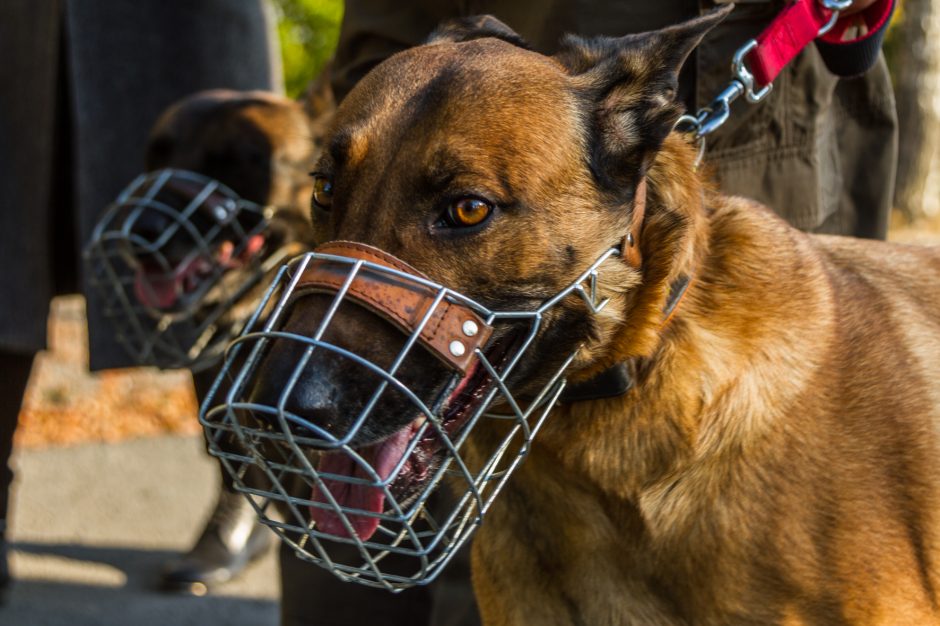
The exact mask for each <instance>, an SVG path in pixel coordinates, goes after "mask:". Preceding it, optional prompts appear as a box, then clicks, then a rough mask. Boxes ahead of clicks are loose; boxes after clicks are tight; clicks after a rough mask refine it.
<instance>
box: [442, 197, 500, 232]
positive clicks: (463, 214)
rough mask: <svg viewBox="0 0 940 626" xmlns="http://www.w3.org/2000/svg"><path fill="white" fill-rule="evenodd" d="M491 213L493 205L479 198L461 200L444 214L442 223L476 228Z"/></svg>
mask: <svg viewBox="0 0 940 626" xmlns="http://www.w3.org/2000/svg"><path fill="white" fill-rule="evenodd" d="M492 213H493V205H492V204H490V203H489V202H487V201H486V200H481V199H480V198H461V199H459V200H457V201H456V202H453V203H452V204H451V205H450V206H449V207H447V210H446V211H445V212H444V215H443V218H444V220H443V221H444V222H445V223H446V225H448V226H452V227H457V228H466V227H468V226H478V225H480V224H482V223H483V222H485V221H486V218H488V217H489V216H490V215H491V214H492Z"/></svg>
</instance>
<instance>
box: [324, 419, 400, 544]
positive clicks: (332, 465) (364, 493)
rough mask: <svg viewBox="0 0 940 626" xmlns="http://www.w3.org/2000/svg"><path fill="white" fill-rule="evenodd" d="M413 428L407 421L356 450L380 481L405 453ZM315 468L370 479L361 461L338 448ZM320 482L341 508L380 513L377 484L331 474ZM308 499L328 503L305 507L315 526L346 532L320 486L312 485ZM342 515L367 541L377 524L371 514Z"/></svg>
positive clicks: (340, 534)
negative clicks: (393, 431)
mask: <svg viewBox="0 0 940 626" xmlns="http://www.w3.org/2000/svg"><path fill="white" fill-rule="evenodd" d="M414 432H415V429H414V428H413V427H412V425H411V424H409V425H408V426H405V427H404V428H402V429H401V430H400V431H398V432H397V433H395V434H394V435H392V436H391V437H389V438H388V439H386V440H385V441H382V442H380V443H377V444H373V445H371V446H366V447H364V448H360V449H358V450H356V451H357V452H358V453H359V456H361V457H362V459H363V461H365V462H366V463H368V464H369V465H371V466H372V468H373V469H374V470H375V473H376V474H378V475H379V478H381V479H382V480H383V481H384V480H386V479H388V477H389V476H390V475H391V473H392V470H394V469H395V467H396V466H397V465H398V463H399V462H400V461H401V458H402V456H404V454H405V448H407V447H408V441H409V440H410V439H411V435H412V434H413V433H414ZM317 472H318V473H320V474H334V475H336V476H348V477H352V478H359V479H363V480H366V481H369V482H374V481H373V480H372V478H371V477H370V476H369V475H368V474H367V472H366V471H365V470H364V469H363V467H362V465H360V464H359V463H357V462H356V460H355V459H354V458H353V457H352V456H350V455H349V454H347V453H346V452H343V451H342V450H340V451H338V452H327V453H324V454H323V455H322V456H321V457H320V463H319V464H318V465H317ZM323 484H324V486H325V487H326V488H327V489H328V490H329V492H330V494H332V496H333V498H334V499H335V500H336V504H338V505H339V506H340V507H341V508H342V509H344V512H345V510H348V509H357V510H361V511H366V512H368V513H374V514H376V515H380V514H381V513H382V511H383V510H384V508H385V492H384V491H383V490H382V488H381V487H371V486H369V485H363V484H350V483H347V482H343V481H340V480H336V479H331V478H323ZM310 499H311V500H313V501H314V502H323V503H326V504H327V505H328V506H329V507H330V508H319V507H314V506H311V507H309V509H310V517H312V518H313V521H315V522H316V524H317V530H319V531H321V532H324V533H327V534H330V535H335V536H337V537H349V536H350V535H349V532H348V531H347V530H346V527H345V526H344V525H343V514H342V513H340V512H338V511H336V510H335V509H334V508H333V507H332V506H330V505H329V499H328V498H327V496H326V494H324V493H321V492H320V489H319V488H318V487H316V486H314V487H313V494H312V495H311V496H310ZM345 515H346V518H347V519H348V520H349V523H350V525H352V527H353V530H354V531H355V533H356V535H357V536H358V537H359V539H361V540H362V541H367V540H368V539H369V538H370V537H371V536H372V535H373V534H374V533H375V529H376V528H378V527H379V522H380V521H381V520H379V518H378V517H374V516H372V515H357V514H355V513H345Z"/></svg>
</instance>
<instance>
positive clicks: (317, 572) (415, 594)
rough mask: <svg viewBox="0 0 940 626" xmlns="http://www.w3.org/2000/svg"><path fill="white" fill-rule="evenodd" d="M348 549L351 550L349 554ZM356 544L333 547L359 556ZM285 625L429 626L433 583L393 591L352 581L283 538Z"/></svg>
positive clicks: (337, 553) (347, 557)
mask: <svg viewBox="0 0 940 626" xmlns="http://www.w3.org/2000/svg"><path fill="white" fill-rule="evenodd" d="M347 552H348V554H347ZM356 554H357V552H356V549H355V548H354V547H352V546H333V549H332V550H331V555H332V556H334V558H337V559H338V560H340V561H344V562H352V561H354V560H355V558H356ZM279 556H280V565H281V568H280V571H281V626H320V625H321V624H329V625H330V626H362V625H363V624H382V625H383V626H427V625H428V623H429V622H428V620H429V618H430V612H431V607H432V599H431V593H430V591H429V590H428V588H427V587H415V588H412V589H406V590H405V591H402V592H401V593H397V594H396V593H390V592H388V591H386V590H384V589H374V588H371V587H365V586H363V585H360V584H357V583H351V582H350V583H347V582H343V581H341V580H340V579H339V578H337V577H336V576H334V575H333V574H331V573H330V572H328V571H327V570H325V569H323V568H321V567H320V566H318V565H314V564H313V563H308V562H307V561H303V560H301V559H299V558H297V557H296V556H295V555H294V552H293V550H292V549H291V548H290V546H288V545H287V544H286V543H283V542H281V550H280V555H279Z"/></svg>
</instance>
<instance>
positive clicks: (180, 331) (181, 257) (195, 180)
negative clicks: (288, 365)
mask: <svg viewBox="0 0 940 626" xmlns="http://www.w3.org/2000/svg"><path fill="white" fill-rule="evenodd" d="M267 233H268V220H267V216H266V210H265V209H264V208H263V207H261V206H259V205H257V204H255V203H253V202H249V201H247V200H245V199H243V198H240V197H239V196H238V195H237V194H236V193H235V192H234V191H232V190H231V189H229V188H228V187H226V186H225V185H223V184H222V183H220V182H218V181H216V180H213V179H211V178H207V177H205V176H203V175H201V174H197V173H194V172H187V171H183V170H173V169H164V170H157V171H154V172H150V173H147V174H144V175H141V176H140V177H138V178H137V179H136V180H134V181H133V182H132V183H131V184H130V185H129V186H128V187H127V188H126V189H124V190H123V191H122V192H121V194H120V195H119V196H118V198H117V200H116V201H115V202H114V203H113V204H112V205H111V206H109V207H108V208H107V210H106V211H105V213H104V215H103V217H102V218H101V220H100V221H99V222H98V224H97V225H96V227H95V229H94V231H93V234H92V237H91V240H90V241H89V242H88V245H87V246H86V248H85V253H84V256H85V263H86V265H87V268H88V275H89V283H90V285H91V288H92V289H93V290H95V291H96V293H97V295H98V296H99V297H100V298H101V301H102V302H103V303H104V306H103V312H104V315H105V316H106V317H107V319H108V320H109V322H110V323H111V324H112V326H113V328H114V330H115V333H116V337H117V340H118V341H119V343H120V344H121V345H122V346H123V347H124V348H125V349H126V351H127V352H128V354H129V355H130V356H131V357H132V358H133V359H134V360H135V362H136V363H138V364H140V365H154V366H157V367H163V368H176V367H189V368H191V369H196V370H198V369H202V368H203V367H207V366H209V365H211V364H212V363H214V362H216V361H218V359H219V358H220V356H221V352H222V350H223V349H224V346H225V345H226V344H227V343H228V342H229V341H230V340H231V339H232V338H233V337H234V336H236V335H237V334H238V332H239V331H240V330H241V326H242V324H243V323H244V319H242V320H241V323H239V322H238V320H237V319H233V315H232V310H233V307H235V305H237V304H238V303H239V302H240V300H241V299H242V298H243V297H244V296H245V294H246V292H248V290H249V289H251V288H252V287H253V286H255V285H257V284H258V282H259V281H260V280H261V279H262V277H263V276H264V274H265V271H267V268H270V267H276V266H277V264H279V263H281V262H282V261H283V256H278V257H277V258H274V259H273V263H272V261H271V259H270V257H271V251H270V250H269V246H268V245H267V241H266V236H267ZM252 308H253V307H252Z"/></svg>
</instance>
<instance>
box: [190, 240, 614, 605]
mask: <svg viewBox="0 0 940 626" xmlns="http://www.w3.org/2000/svg"><path fill="white" fill-rule="evenodd" d="M343 245H352V246H354V247H356V248H357V250H351V249H350V248H348V247H347V248H346V249H337V248H335V247H334V248H332V249H331V248H330V247H329V245H328V246H324V247H321V248H318V249H317V251H314V252H313V253H309V254H307V255H304V256H303V257H301V258H298V259H296V260H295V261H294V262H292V263H291V264H290V265H289V266H287V267H285V268H283V269H282V270H281V272H280V273H279V275H278V277H277V278H276V280H275V281H274V283H273V284H272V285H271V287H270V288H269V290H268V292H267V294H266V297H265V300H264V302H262V304H261V305H260V306H259V308H258V310H257V311H256V314H255V316H254V318H253V319H252V320H251V321H250V322H249V324H248V325H247V327H246V329H245V331H244V333H243V334H242V335H241V336H240V337H239V338H238V339H237V340H236V341H235V342H233V344H232V346H231V347H230V349H229V351H228V352H227V355H226V359H225V362H224V364H223V368H222V371H221V373H220V375H219V377H218V379H217V380H216V383H215V385H214V387H213V389H212V391H211V392H210V394H209V396H208V397H207V399H206V401H205V403H204V405H203V408H202V411H201V413H200V421H201V423H202V425H203V427H204V429H205V433H206V437H207V439H208V442H209V451H210V453H211V454H212V455H214V456H216V457H218V458H219V459H220V461H221V462H222V464H223V466H224V467H225V469H226V471H227V472H228V473H229V474H230V475H231V476H232V478H233V482H234V485H235V488H236V489H237V490H238V491H240V492H242V493H243V494H245V495H246V496H247V497H248V498H249V500H250V501H251V502H252V504H253V506H254V507H255V509H256V511H257V513H258V515H259V517H260V519H261V521H262V522H263V523H264V524H266V525H268V526H269V527H270V528H272V529H273V530H274V531H275V532H276V533H277V534H278V535H279V536H280V537H281V538H282V539H283V540H284V541H285V542H287V543H288V544H289V545H290V546H291V547H292V548H293V549H294V550H295V552H296V553H297V555H298V556H299V557H300V558H302V559H305V560H308V561H311V562H314V563H317V564H318V565H321V566H323V567H325V568H327V569H329V570H330V571H332V572H333V573H334V574H335V575H337V576H338V577H340V578H341V579H344V580H355V581H357V582H359V583H361V584H365V585H368V586H373V587H383V588H386V589H389V590H393V591H397V590H401V589H404V588H407V587H411V586H414V585H421V584H426V583H428V582H430V581H431V580H433V579H434V578H435V577H436V576H437V575H438V574H439V573H440V571H441V568H442V567H443V566H444V565H445V564H446V563H447V561H448V560H449V559H450V558H451V557H452V556H453V555H454V553H455V552H456V551H457V550H458V549H459V548H460V547H461V545H463V544H464V543H465V542H466V541H467V540H468V538H469V537H470V536H471V534H472V532H473V530H474V529H475V528H476V527H477V526H478V525H479V524H480V523H481V521H482V519H483V516H484V515H485V513H486V511H487V509H488V508H489V507H490V505H491V504H492V502H493V499H494V498H495V497H496V496H497V494H498V493H499V492H500V490H501V489H502V487H503V485H504V484H505V481H506V480H507V479H508V478H509V476H510V475H511V474H512V472H513V470H514V469H515V468H516V467H517V466H518V465H519V463H520V462H521V461H522V459H523V458H524V457H525V455H526V454H527V452H528V450H529V446H530V444H531V442H532V439H533V437H535V435H536V434H537V432H538V430H539V428H540V427H541V425H542V423H543V421H544V420H545V419H546V417H547V415H548V414H549V412H550V410H551V408H552V407H553V406H554V404H555V402H556V401H557V399H558V397H559V396H560V394H561V392H562V389H563V387H564V384H565V381H564V372H565V370H566V368H567V367H568V365H569V364H570V363H571V361H572V360H573V358H574V354H573V353H572V354H571V355H569V356H568V357H567V358H564V356H563V357H562V358H561V359H560V365H559V366H558V367H557V368H555V369H554V370H553V371H550V372H547V373H544V375H543V376H542V377H541V378H540V380H543V381H544V383H540V388H539V389H536V390H532V389H527V390H526V393H525V394H524V396H523V395H519V394H517V393H515V392H514V389H513V388H514V383H513V372H514V370H515V369H516V368H517V366H518V365H519V363H520V361H521V360H522V359H523V357H524V355H525V354H526V353H527V351H528V350H529V349H530V348H531V346H532V344H533V341H535V339H536V337H537V336H538V335H539V331H540V326H541V324H542V320H543V317H544V314H545V313H546V311H547V310H548V309H550V308H551V307H553V306H556V305H557V304H558V303H559V302H560V301H561V300H562V299H564V298H566V297H568V296H570V295H572V294H577V295H580V296H581V297H582V298H583V299H584V301H585V302H587V303H588V304H589V306H590V308H591V309H592V310H593V311H595V312H596V311H599V310H600V308H601V307H602V306H603V305H604V302H597V294H596V277H597V267H598V266H599V265H600V264H601V263H602V262H603V261H604V260H606V259H607V258H608V257H610V256H612V255H615V254H616V253H617V250H615V249H612V250H610V251H608V252H607V253H606V254H605V255H604V256H603V257H602V258H600V259H598V261H597V262H596V263H595V264H594V265H592V266H591V268H589V269H588V270H587V271H586V272H585V273H584V274H583V275H582V276H581V277H579V279H578V280H577V281H576V282H575V283H572V285H570V286H569V287H568V288H567V289H565V290H563V292H561V293H559V294H557V295H556V296H555V297H553V298H551V299H550V300H548V301H546V302H545V303H544V304H543V306H542V307H539V308H538V309H537V310H534V311H508V312H498V311H492V310H489V309H487V308H486V307H485V306H483V305H481V304H479V303H477V302H475V301H473V300H471V299H470V298H467V297H465V296H463V295H461V294H460V293H457V292H454V291H452V290H450V289H448V288H446V287H444V286H442V285H440V284H437V283H435V282H433V281H431V280H429V279H427V278H426V277H424V276H423V275H421V274H420V273H419V272H417V271H416V270H413V268H410V267H408V266H406V265H404V264H403V263H400V262H397V259H394V257H391V256H390V255H386V254H385V253H382V252H381V251H378V250H375V249H374V248H369V247H368V246H364V245H362V244H343ZM325 276H326V278H324V277H325ZM330 277H332V278H330ZM327 282H328V283H330V287H329V288H327V287H326V286H324V283H327ZM377 284H378V285H381V286H383V288H389V289H390V290H391V293H394V294H396V295H395V297H391V298H390V299H389V300H390V301H393V303H392V304H389V305H388V306H390V307H396V306H400V307H401V308H402V310H406V311H408V312H409V313H408V315H410V319H408V320H406V321H402V320H397V322H395V323H394V326H395V327H396V328H397V330H398V332H400V333H401V340H400V342H399V343H396V344H395V350H394V351H393V353H389V354H384V355H383V356H382V358H377V357H376V352H375V351H374V350H372V349H370V348H369V347H368V346H369V345H370V341H369V340H368V338H362V341H360V342H358V343H357V341H356V339H355V335H356V333H353V337H354V338H353V339H352V340H341V339H340V338H342V337H349V336H350V333H348V332H346V333H341V332H339V331H338V330H336V327H337V326H340V327H342V326H347V327H348V326H349V325H350V324H353V325H354V326H355V325H357V324H359V322H358V321H353V320H352V317H354V316H359V317H358V319H359V320H362V319H364V318H363V317H362V315H364V313H363V311H368V315H374V316H376V317H381V318H383V319H384V320H386V321H391V318H393V317H394V315H390V314H389V313H388V311H383V307H384V306H385V304H383V303H382V302H380V301H381V300H382V297H381V295H380V296H374V293H372V294H371V295H372V296H374V297H373V300H371V301H370V300H369V298H370V293H371V292H374V291H375V290H376V289H377V288H376V287H375V285H377ZM389 286H392V287H389ZM311 289H313V290H314V291H315V292H316V293H317V294H319V296H318V297H319V298H320V299H321V305H320V307H319V308H318V309H317V311H316V320H315V322H314V323H312V324H309V325H306V326H303V332H297V331H298V329H297V328H296V326H295V325H292V324H293V322H292V320H296V319H297V317H298V316H297V313H296V310H297V309H296V307H299V306H300V304H299V303H300V302H302V301H303V298H305V297H308V295H309V293H310V290H311ZM396 290H404V291H408V292H415V293H419V294H420V298H419V299H415V300H414V301H413V302H412V303H411V304H414V303H415V302H418V304H415V305H414V306H411V305H410V304H409V303H408V297H406V296H403V295H401V293H399V292H398V291H396ZM364 294H365V295H364ZM402 301H405V304H404V305H402V304H401V303H402ZM350 307H354V308H355V310H357V311H358V313H353V312H352V311H353V309H351V308H350ZM347 311H348V312H347ZM449 314H450V315H452V316H453V317H454V320H455V323H448V322H447V320H445V318H446V317H447V315H449ZM408 315H406V317H408ZM468 321H469V322H472V324H466V322H468ZM361 326H362V328H361V334H362V335H368V328H369V327H371V326H374V324H373V323H372V322H363V323H362V324H361ZM441 327H448V328H450V329H451V330H450V331H448V332H447V333H445V337H444V340H442V341H441V340H439V339H440V338H439V337H438V332H437V331H438V330H439V329H440V328H441ZM461 333H462V336H460V334H461ZM490 333H492V335H491V334H490ZM467 335H469V336H467ZM472 339H476V341H471V340H472ZM435 341H437V344H436V345H435V344H434V342H435ZM455 341H459V342H460V343H462V344H463V345H464V346H465V348H466V351H461V349H459V348H455V349H454V350H453V352H456V353H459V355H455V354H453V353H450V351H451V347H452V345H453V342H455ZM380 343H381V344H382V345H383V346H385V345H386V344H388V343H389V341H387V340H384V339H383V341H382V342H380ZM371 345H375V342H373V343H372V344H371ZM445 351H446V352H449V354H442V352H445ZM429 361H430V362H433V363H434V364H435V365H436V368H435V370H434V371H435V372H436V373H433V374H431V373H429V372H431V371H432V370H431V369H429V367H428V363H429ZM412 363H419V364H423V365H422V367H423V368H424V369H421V368H419V371H418V374H415V373H414V372H412V371H411V369H412V368H411V367H410V364H412ZM432 379H433V380H432ZM324 380H326V382H324ZM352 384H354V385H355V387H354V391H356V393H348V394H346V395H344V394H343V393H342V390H340V391H337V386H338V387H339V388H341V387H343V386H344V385H352ZM363 389H365V390H366V392H365V393H358V392H359V391H361V390H363ZM259 390H260V391H259ZM317 398H320V399H321V400H322V399H323V398H326V399H327V400H326V401H322V402H320V403H319V404H317V401H316V399H317ZM330 399H333V400H335V401H334V402H332V403H331V402H330Z"/></svg>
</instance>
